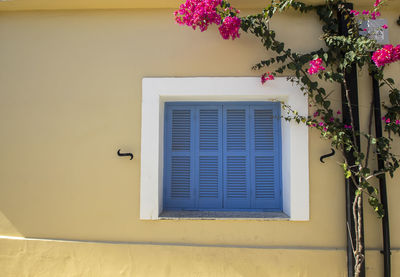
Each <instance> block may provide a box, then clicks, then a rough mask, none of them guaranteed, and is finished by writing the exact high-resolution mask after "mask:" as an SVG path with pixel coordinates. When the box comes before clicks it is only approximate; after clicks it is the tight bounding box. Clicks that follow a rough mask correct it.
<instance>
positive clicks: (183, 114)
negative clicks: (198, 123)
mask: <svg viewBox="0 0 400 277" xmlns="http://www.w3.org/2000/svg"><path fill="white" fill-rule="evenodd" d="M190 114H191V112H190V110H174V111H172V126H171V127H172V151H178V150H187V151H189V150H190V140H191V115H190Z"/></svg>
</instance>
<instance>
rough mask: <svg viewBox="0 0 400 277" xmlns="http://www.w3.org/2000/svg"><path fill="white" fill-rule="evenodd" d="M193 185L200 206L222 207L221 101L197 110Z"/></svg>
mask: <svg viewBox="0 0 400 277" xmlns="http://www.w3.org/2000/svg"><path fill="white" fill-rule="evenodd" d="M197 115H198V116H197V118H198V124H197V128H196V129H197V136H196V137H197V138H196V140H195V147H196V157H195V161H196V166H197V170H196V176H195V180H196V187H197V188H198V189H197V201H198V203H197V207H198V208H199V209H220V208H222V193H223V192H222V128H221V127H222V105H221V104H219V105H200V106H199V107H198V110H197Z"/></svg>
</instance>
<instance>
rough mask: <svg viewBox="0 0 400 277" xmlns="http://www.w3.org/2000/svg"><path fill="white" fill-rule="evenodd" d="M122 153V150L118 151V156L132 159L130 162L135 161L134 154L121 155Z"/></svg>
mask: <svg viewBox="0 0 400 277" xmlns="http://www.w3.org/2000/svg"><path fill="white" fill-rule="evenodd" d="M120 151H121V149H118V151H117V154H118V156H120V157H131V158H130V160H132V159H133V154H132V153H121V152H120Z"/></svg>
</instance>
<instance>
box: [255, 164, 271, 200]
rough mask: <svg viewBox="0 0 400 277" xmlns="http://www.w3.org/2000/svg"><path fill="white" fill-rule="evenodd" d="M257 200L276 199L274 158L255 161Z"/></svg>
mask: <svg viewBox="0 0 400 277" xmlns="http://www.w3.org/2000/svg"><path fill="white" fill-rule="evenodd" d="M255 173H256V174H255V186H256V190H255V197H256V199H274V197H275V168H274V158H273V157H256V161H255Z"/></svg>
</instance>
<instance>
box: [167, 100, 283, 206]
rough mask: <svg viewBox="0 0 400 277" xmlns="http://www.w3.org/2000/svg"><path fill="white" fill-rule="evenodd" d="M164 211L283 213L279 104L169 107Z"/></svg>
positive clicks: (180, 104) (174, 104)
mask: <svg viewBox="0 0 400 277" xmlns="http://www.w3.org/2000/svg"><path fill="white" fill-rule="evenodd" d="M164 119H165V131H164V143H165V145H164V151H165V159H164V185H163V190H164V209H166V210H176V209H183V210H185V209H186V210H225V211H227V210H245V211H256V210H259V211H281V210H282V197H281V170H280V169H281V158H280V157H281V147H280V140H281V135H280V103H279V102H167V103H165V117H164Z"/></svg>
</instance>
